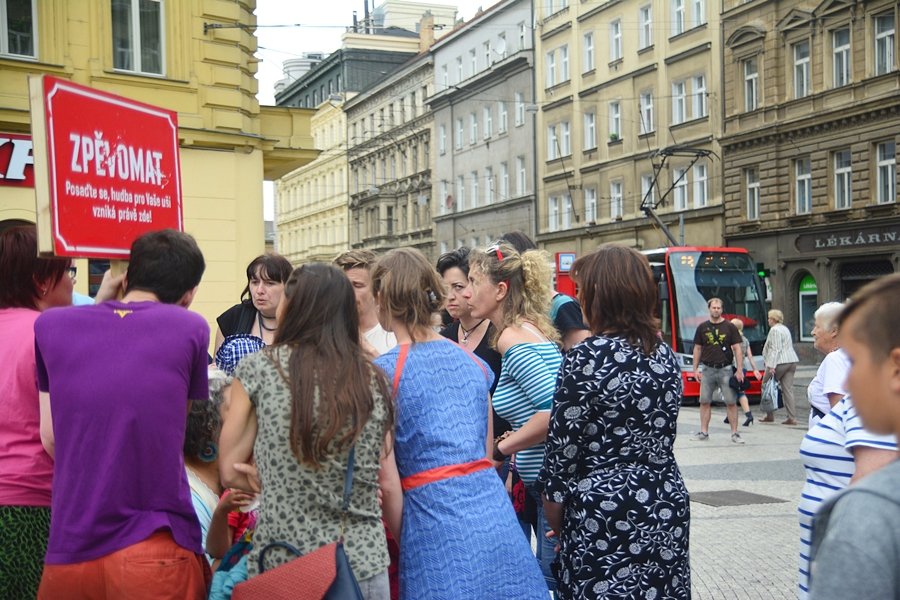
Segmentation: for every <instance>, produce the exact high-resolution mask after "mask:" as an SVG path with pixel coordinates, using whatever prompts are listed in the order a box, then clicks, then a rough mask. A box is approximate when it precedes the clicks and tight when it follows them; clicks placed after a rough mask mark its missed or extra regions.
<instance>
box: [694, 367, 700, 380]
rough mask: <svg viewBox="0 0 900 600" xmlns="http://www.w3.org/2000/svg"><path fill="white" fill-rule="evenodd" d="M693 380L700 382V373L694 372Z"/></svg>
mask: <svg viewBox="0 0 900 600" xmlns="http://www.w3.org/2000/svg"><path fill="white" fill-rule="evenodd" d="M694 379H696V380H697V381H700V371H697V370H696V369H695V370H694Z"/></svg>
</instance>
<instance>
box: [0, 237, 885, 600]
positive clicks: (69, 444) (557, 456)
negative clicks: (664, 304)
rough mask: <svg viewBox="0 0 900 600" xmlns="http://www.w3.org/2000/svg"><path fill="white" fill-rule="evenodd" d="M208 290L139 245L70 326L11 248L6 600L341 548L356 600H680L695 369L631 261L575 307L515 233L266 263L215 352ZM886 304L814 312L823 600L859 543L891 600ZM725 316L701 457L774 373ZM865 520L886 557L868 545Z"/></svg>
mask: <svg viewBox="0 0 900 600" xmlns="http://www.w3.org/2000/svg"><path fill="white" fill-rule="evenodd" d="M204 269H205V261H204V258H203V255H202V253H201V252H200V249H199V247H198V246H197V244H196V242H195V241H194V240H193V238H192V237H191V236H189V235H187V234H184V233H180V232H176V231H172V230H164V231H158V232H153V233H149V234H146V235H144V236H141V237H140V238H138V239H137V240H135V242H134V244H133V246H132V249H131V257H130V263H129V267H128V271H127V273H126V274H124V275H122V276H119V277H112V276H109V275H108V276H107V277H105V278H104V283H103V285H102V286H101V290H100V292H99V293H98V297H97V299H96V300H97V301H96V302H95V303H94V304H92V305H88V306H79V307H73V308H65V307H67V306H68V305H70V304H71V297H72V288H73V282H74V275H75V274H74V272H73V270H72V265H71V262H70V261H69V260H67V259H61V258H39V257H38V255H37V242H36V236H35V231H34V228H33V227H28V226H25V227H13V228H9V229H7V230H5V231H3V232H0V281H2V283H3V285H2V286H0V328H2V331H3V336H2V339H0V357H2V358H4V359H6V360H5V362H4V364H5V365H6V366H7V368H6V369H5V370H4V372H3V373H0V385H2V386H3V387H4V389H5V390H6V391H7V393H6V394H5V396H3V399H2V400H0V406H2V407H3V409H4V410H5V414H7V415H10V418H7V419H6V420H4V421H3V424H2V425H0V440H2V443H3V446H4V453H3V455H2V456H0V462H2V469H0V524H2V531H3V536H0V546H2V547H0V566H2V569H0V598H17V599H19V598H35V597H36V598H41V599H56V598H98V599H105V598H109V599H114V598H115V599H118V598H138V599H140V598H151V597H152V598H190V599H198V600H199V599H201V598H207V597H209V598H216V599H219V598H228V597H229V596H230V594H231V593H232V591H233V590H234V589H238V590H239V589H241V588H240V585H242V583H241V582H243V581H247V580H252V578H254V577H256V576H257V575H259V573H260V572H261V571H262V570H264V569H265V570H268V569H273V568H277V567H278V566H280V565H284V564H286V563H287V562H289V561H290V560H292V559H293V558H294V554H293V553H291V552H288V551H286V550H283V549H282V548H279V547H276V546H277V545H279V544H282V543H286V544H289V545H290V546H292V547H293V548H295V549H296V550H297V551H298V552H299V553H301V554H305V553H308V552H311V551H313V550H315V549H317V548H319V547H321V546H323V545H326V544H329V543H332V542H335V541H337V540H342V541H343V547H344V549H345V551H346V554H347V557H348V558H349V562H350V565H351V567H352V570H353V574H354V575H355V578H356V580H357V582H358V585H359V589H360V593H361V596H362V597H363V598H366V599H368V600H375V599H379V600H388V599H394V598H397V597H400V598H411V599H415V598H447V599H457V598H492V599H493V598H534V599H535V600H537V599H539V598H541V599H542V598H547V597H548V596H553V597H558V598H563V599H582V598H690V596H691V567H690V559H689V545H690V498H689V494H688V491H687V489H686V487H685V484H684V481H683V479H682V476H681V473H680V471H679V468H678V465H677V463H676V460H675V455H674V442H675V435H676V422H677V419H678V414H679V409H680V403H681V397H682V372H681V368H680V366H679V364H678V360H677V359H676V357H675V354H674V352H673V351H672V349H671V348H670V347H669V346H667V345H666V344H665V342H664V341H662V339H661V337H660V335H659V329H660V323H659V320H658V317H657V301H658V299H657V286H656V283H655V281H654V279H653V274H652V271H651V269H650V266H649V264H648V262H647V260H646V258H645V257H643V256H642V255H641V254H640V253H639V252H637V251H635V250H633V249H630V248H627V247H624V246H620V245H604V246H601V247H600V248H598V249H597V250H596V251H594V252H592V253H590V254H587V255H585V256H582V257H580V258H579V259H578V260H577V261H575V263H574V264H573V266H572V272H571V273H572V277H573V279H574V280H575V281H576V283H577V284H578V286H579V294H578V298H577V299H576V298H571V297H568V296H565V295H564V294H559V293H558V292H556V291H555V290H554V289H553V288H552V285H551V274H550V272H549V269H548V261H547V257H546V255H545V254H544V253H543V252H542V251H540V250H538V249H536V248H535V247H534V245H533V243H531V241H530V240H529V239H528V238H527V236H524V234H521V233H520V232H513V233H510V234H507V235H505V236H503V237H502V238H501V239H500V240H498V241H497V242H496V243H494V244H492V245H490V246H489V247H487V248H483V249H475V248H473V249H469V248H459V249H456V250H453V251H451V252H448V253H446V254H444V255H442V256H441V257H440V259H439V260H438V261H437V264H436V265H432V264H430V263H429V261H428V260H427V259H426V257H425V256H424V255H423V254H422V253H421V252H419V251H418V250H415V249H410V248H398V249H395V250H391V251H389V252H387V253H385V254H383V255H381V256H376V255H375V254H373V253H371V252H369V251H359V250H354V251H348V252H345V253H343V254H341V255H340V256H338V257H337V258H336V259H335V260H334V261H333V263H332V264H321V263H316V264H306V265H302V266H300V267H298V268H296V269H294V268H292V267H291V265H290V263H288V262H287V261H286V260H285V259H284V258H283V257H280V256H277V255H263V256H260V257H257V258H256V259H254V260H253V261H252V262H251V263H250V264H249V265H248V267H247V286H246V289H245V290H244V293H243V294H242V297H241V302H240V303H239V304H237V305H235V306H234V307H232V308H231V309H229V310H228V311H226V312H225V313H223V314H222V315H221V316H220V317H219V318H218V320H217V325H218V330H217V332H216V335H215V337H214V338H213V340H212V341H213V353H212V355H210V354H209V353H208V351H209V348H210V331H209V327H208V325H207V324H206V322H205V320H204V319H203V318H202V317H200V316H199V315H197V314H195V313H192V312H191V311H189V310H186V309H188V308H189V307H190V305H191V303H192V301H193V299H194V297H195V294H196V293H197V290H198V286H199V284H200V280H201V277H202V275H203V272H204ZM898 281H900V280H898V277H896V276H895V277H888V278H885V280H883V281H881V282H877V284H876V285H873V286H869V287H867V288H865V289H864V290H862V291H861V292H860V294H859V295H858V297H856V296H855V297H854V298H853V299H852V300H851V301H850V302H849V304H848V305H847V307H846V309H845V308H844V307H843V306H841V305H837V307H835V306H831V305H826V306H824V307H823V308H822V309H820V312H819V313H817V315H816V317H817V322H816V329H815V330H814V335H815V338H816V347H817V348H818V349H819V350H820V351H821V352H823V353H826V354H827V355H828V357H831V356H832V355H834V356H836V357H837V358H833V359H832V358H826V361H823V368H825V369H826V370H827V371H828V372H827V373H821V377H819V376H818V375H817V379H816V380H814V382H813V384H811V386H810V393H811V396H810V403H811V405H812V406H815V407H821V408H819V412H821V413H822V414H820V415H816V419H817V421H816V422H811V426H812V428H811V429H810V432H809V434H807V436H806V438H805V439H804V443H803V447H802V448H801V453H802V454H803V456H804V459H805V461H806V466H807V471H808V476H809V478H808V481H807V486H806V488H805V490H804V498H803V500H802V502H801V508H800V511H801V527H802V528H803V531H804V533H803V534H802V536H803V539H802V544H801V582H800V590H801V594H802V595H805V594H807V593H809V595H810V597H811V598H838V597H842V596H840V595H835V594H834V593H833V592H832V591H831V586H833V585H834V586H838V588H839V589H850V588H849V587H846V586H847V585H849V584H847V583H846V581H845V582H842V583H841V584H840V585H843V586H844V587H840V586H839V584H837V583H834V578H835V577H838V575H839V574H841V570H840V569H839V568H838V567H837V566H836V565H840V564H842V563H841V561H845V560H848V552H852V550H848V547H849V548H862V547H863V546H864V545H865V544H866V543H867V539H868V538H867V537H865V536H870V537H871V538H873V539H877V540H879V544H880V545H879V548H880V549H881V550H880V552H882V555H880V556H879V557H878V558H877V559H874V560H872V561H870V563H869V564H867V567H868V569H867V570H865V571H864V572H865V573H868V574H870V575H872V576H873V577H874V576H875V575H878V576H881V577H882V579H886V580H888V582H885V581H881V582H879V585H882V586H884V587H881V588H879V589H880V590H885V591H886V592H885V593H886V594H887V591H889V590H893V591H894V594H895V595H893V596H892V595H880V596H879V597H897V596H896V593H897V589H898V588H897V587H896V580H897V576H896V573H895V572H893V571H895V569H894V567H895V566H896V564H897V562H896V560H897V558H896V556H894V555H895V554H896V548H897V540H898V539H900V538H898V537H893V538H892V537H890V536H891V533H892V532H895V533H896V532H897V531H898V529H897V525H896V523H897V522H898V521H897V520H896V519H895V520H893V521H891V520H890V517H891V516H893V515H896V513H897V512H898V510H900V507H898V504H897V501H896V497H897V495H896V493H893V492H896V491H898V490H897V475H896V470H897V467H896V464H897V463H896V461H895V460H894V459H895V458H896V443H895V438H894V437H893V435H894V434H896V433H897V432H898V430H900V417H898V415H900V343H898V340H897V339H896V335H897V331H898V327H896V325H897V324H896V323H895V321H896V317H895V316H894V315H893V313H890V311H889V307H890V304H889V302H886V301H885V300H884V298H885V297H886V296H888V297H890V294H896V292H897V291H900V288H898V285H900V283H898ZM893 297H896V296H893ZM708 308H709V311H710V320H709V322H707V323H705V324H704V325H703V326H702V327H700V328H698V331H697V337H696V339H695V361H694V364H695V365H697V367H698V368H697V373H695V376H696V377H697V379H698V380H699V381H700V382H701V427H702V430H701V435H698V436H697V439H700V440H705V439H708V433H706V432H707V431H708V430H707V427H708V424H709V418H710V410H709V404H710V402H711V398H712V395H713V393H714V392H718V393H720V394H721V395H722V396H723V397H724V398H725V399H726V403H727V405H728V417H727V420H728V422H729V423H730V424H731V429H732V441H734V442H736V443H741V440H740V435H739V434H738V432H737V423H738V418H737V417H738V415H737V410H736V403H737V402H738V401H739V400H742V401H745V400H746V398H745V397H744V398H742V397H741V396H742V395H743V394H742V391H743V390H742V389H741V386H740V385H738V386H737V387H736V388H735V386H733V385H732V381H733V380H735V381H737V382H738V383H739V384H740V383H742V381H743V377H744V370H745V369H744V368H740V367H745V366H746V365H748V364H749V366H750V367H749V369H748V371H753V372H755V371H756V369H755V366H754V363H753V361H752V357H751V356H750V354H749V347H748V344H747V343H746V339H745V338H743V337H742V335H741V332H740V327H739V323H738V324H737V326H736V324H733V323H731V322H729V321H727V320H725V319H724V318H722V316H721V315H722V310H723V302H722V301H721V300H720V299H719V298H711V299H709V303H708ZM442 314H443V318H444V320H443V321H442V320H441V315H442ZM769 318H770V325H773V326H772V328H771V333H770V334H769V338H768V339H767V342H766V347H765V349H764V350H763V360H764V362H765V367H766V369H765V370H766V377H775V378H776V379H778V380H779V381H781V382H782V384H783V385H784V384H785V383H788V380H789V379H790V378H791V377H792V375H793V371H794V369H795V368H796V363H797V360H796V354H792V352H793V350H792V348H790V346H791V341H790V333H789V332H787V336H786V337H785V335H784V334H785V332H783V331H781V328H783V325H782V326H780V327H779V324H780V323H781V321H782V320H783V316H782V315H781V313H780V312H778V311H772V312H770V314H769ZM842 323H843V324H842ZM873 323H874V325H873ZM882 324H884V325H887V327H885V326H882ZM784 329H785V330H786V328H784ZM870 342H871V343H870ZM745 358H747V359H749V360H746V361H745ZM839 359H840V360H839ZM826 362H827V364H828V365H829V366H828V367H824V365H825V364H826ZM836 365H837V366H836ZM839 366H840V367H842V368H843V369H844V371H843V373H842V374H839V373H837V369H838V367H839ZM821 370H822V369H820V371H821ZM848 371H849V374H850V375H849V378H847V373H848ZM755 375H756V376H757V377H759V373H758V372H755ZM845 380H846V381H847V383H846V387H847V388H849V391H850V394H848V393H847V391H848V390H845V389H844V385H845V384H844V381H845ZM813 396H815V397H813ZM851 396H852V398H851ZM823 400H824V402H823ZM825 402H827V405H826V404H825ZM742 404H743V403H742ZM787 404H788V402H787V401H786V402H785V405H786V408H788V407H787ZM791 405H793V402H791ZM857 406H858V413H857V411H856V407H857ZM742 409H743V410H744V413H745V415H744V416H745V419H746V421H745V423H744V424H745V425H749V424H750V423H752V413H750V410H749V407H747V406H742ZM794 415H795V413H794V412H793V406H791V407H790V408H788V422H790V421H792V420H793V419H794ZM763 420H772V419H771V415H768V416H767V417H766V419H763ZM845 455H848V456H850V459H849V460H848V459H847V458H846V456H845ZM870 473H874V474H872V475H870V476H869V477H866V479H865V481H864V482H862V483H861V484H860V485H857V486H850V487H849V488H848V490H847V491H844V492H840V491H839V490H840V489H841V488H845V487H848V485H849V484H850V483H851V482H855V481H857V480H859V479H861V478H862V477H863V476H865V475H868V474H870ZM345 479H346V481H345ZM347 483H349V484H351V485H347ZM348 491H349V502H348V503H344V502H342V500H343V497H344V494H346V493H347V492H348ZM873 507H874V508H877V509H878V510H879V511H880V512H881V513H882V515H883V517H881V523H882V526H881V529H880V530H879V531H877V532H876V531H873V530H871V528H870V527H869V526H868V525H866V526H865V527H863V526H861V525H860V524H859V523H858V519H857V518H856V516H857V515H859V514H861V511H870V510H873ZM820 515H824V516H823V517H821V519H820ZM845 540H850V542H849V546H848V547H847V546H845V545H844V541H845ZM854 544H855V545H854ZM892 544H893V545H892ZM533 548H535V549H534V550H533ZM263 549H265V550H266V552H265V553H263V552H262V551H263ZM892 553H893V554H892ZM263 554H264V558H263ZM884 557H887V558H884ZM891 558H893V560H894V563H890V562H889V560H890V559H891ZM809 565H811V567H810V566H809ZM819 565H827V566H819ZM825 582H827V583H825ZM889 582H893V583H892V585H895V587H893V588H889V587H887V586H888V585H889ZM235 586H237V588H236V587H235Z"/></svg>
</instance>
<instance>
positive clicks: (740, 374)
mask: <svg viewBox="0 0 900 600" xmlns="http://www.w3.org/2000/svg"><path fill="white" fill-rule="evenodd" d="M734 378H735V379H737V380H738V381H744V370H743V369H738V370H737V371H735V372H734Z"/></svg>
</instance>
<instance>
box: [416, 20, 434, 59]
mask: <svg viewBox="0 0 900 600" xmlns="http://www.w3.org/2000/svg"><path fill="white" fill-rule="evenodd" d="M432 44H434V15H433V14H431V11H430V10H429V11H426V12H425V14H423V15H422V18H421V19H420V20H419V52H425V51H426V50H428V49H429V48H431V45H432Z"/></svg>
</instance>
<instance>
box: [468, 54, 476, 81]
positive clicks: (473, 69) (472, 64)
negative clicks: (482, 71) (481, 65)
mask: <svg viewBox="0 0 900 600" xmlns="http://www.w3.org/2000/svg"><path fill="white" fill-rule="evenodd" d="M476 73H478V55H477V54H476V53H475V48H472V49H471V50H469V76H470V77H471V76H474V75H475V74H476Z"/></svg>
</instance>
